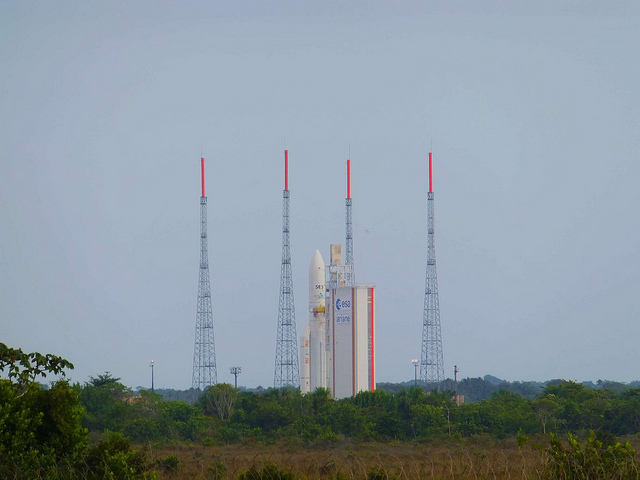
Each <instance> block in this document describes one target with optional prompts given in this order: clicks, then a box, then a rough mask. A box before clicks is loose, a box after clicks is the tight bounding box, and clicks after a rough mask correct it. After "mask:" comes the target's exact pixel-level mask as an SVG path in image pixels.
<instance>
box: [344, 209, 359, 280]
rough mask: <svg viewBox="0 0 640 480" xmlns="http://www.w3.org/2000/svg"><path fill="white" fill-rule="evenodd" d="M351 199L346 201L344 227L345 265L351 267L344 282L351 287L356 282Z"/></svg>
mask: <svg viewBox="0 0 640 480" xmlns="http://www.w3.org/2000/svg"><path fill="white" fill-rule="evenodd" d="M351 202H352V199H351V198H347V199H346V202H345V203H346V205H345V227H346V238H345V246H346V252H345V259H344V264H345V265H351V266H352V269H351V272H349V273H347V274H346V277H347V278H346V281H347V284H348V285H353V284H354V283H355V281H356V278H355V277H356V274H355V272H354V270H353V226H352V223H351Z"/></svg>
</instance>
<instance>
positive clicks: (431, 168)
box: [429, 152, 433, 193]
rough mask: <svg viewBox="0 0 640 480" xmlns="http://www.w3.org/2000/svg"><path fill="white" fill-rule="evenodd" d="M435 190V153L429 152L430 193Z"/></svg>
mask: <svg viewBox="0 0 640 480" xmlns="http://www.w3.org/2000/svg"><path fill="white" fill-rule="evenodd" d="M432 192H433V154H432V153H431V152H429V193H432Z"/></svg>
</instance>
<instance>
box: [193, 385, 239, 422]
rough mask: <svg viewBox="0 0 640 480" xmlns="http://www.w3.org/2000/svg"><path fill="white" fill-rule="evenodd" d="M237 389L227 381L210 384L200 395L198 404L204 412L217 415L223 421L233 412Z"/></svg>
mask: <svg viewBox="0 0 640 480" xmlns="http://www.w3.org/2000/svg"><path fill="white" fill-rule="evenodd" d="M239 391H240V390H239V389H237V388H234V387H233V386H232V385H230V384H228V383H218V384H216V385H211V386H210V387H207V389H206V390H205V391H204V392H203V394H202V396H201V397H200V400H199V403H200V406H201V407H202V409H203V410H204V413H205V414H207V415H217V416H218V417H219V418H220V420H222V421H223V422H224V421H225V420H227V419H228V418H229V417H230V416H231V413H232V412H233V406H234V405H235V403H236V400H237V398H238V392H239Z"/></svg>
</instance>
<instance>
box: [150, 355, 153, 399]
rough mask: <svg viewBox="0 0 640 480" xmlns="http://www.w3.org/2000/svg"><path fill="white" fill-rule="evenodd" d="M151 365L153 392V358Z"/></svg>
mask: <svg viewBox="0 0 640 480" xmlns="http://www.w3.org/2000/svg"><path fill="white" fill-rule="evenodd" d="M149 366H150V367H151V391H152V392H153V360H151V364H150V365H149Z"/></svg>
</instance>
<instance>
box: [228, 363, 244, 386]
mask: <svg viewBox="0 0 640 480" xmlns="http://www.w3.org/2000/svg"><path fill="white" fill-rule="evenodd" d="M230 372H231V375H233V376H234V377H235V378H234V386H235V388H238V375H240V374H241V373H242V367H231V368H230Z"/></svg>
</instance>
